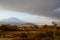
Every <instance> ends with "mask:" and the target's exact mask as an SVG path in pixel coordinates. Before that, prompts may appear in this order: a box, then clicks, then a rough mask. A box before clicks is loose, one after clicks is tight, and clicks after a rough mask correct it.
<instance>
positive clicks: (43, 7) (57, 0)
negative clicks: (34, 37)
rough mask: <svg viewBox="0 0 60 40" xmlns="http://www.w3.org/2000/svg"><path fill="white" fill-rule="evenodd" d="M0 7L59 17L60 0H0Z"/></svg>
mask: <svg viewBox="0 0 60 40" xmlns="http://www.w3.org/2000/svg"><path fill="white" fill-rule="evenodd" d="M0 7H1V8H2V9H9V10H14V11H19V12H29V13H30V14H34V15H39V16H47V17H51V18H58V19H60V10H59V8H60V0H0Z"/></svg>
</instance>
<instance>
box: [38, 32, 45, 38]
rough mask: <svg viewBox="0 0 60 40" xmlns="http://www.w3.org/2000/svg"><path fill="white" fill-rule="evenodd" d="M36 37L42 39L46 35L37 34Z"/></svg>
mask: <svg viewBox="0 0 60 40" xmlns="http://www.w3.org/2000/svg"><path fill="white" fill-rule="evenodd" d="M37 37H38V38H44V37H46V35H45V34H43V33H39V34H38V35H37Z"/></svg>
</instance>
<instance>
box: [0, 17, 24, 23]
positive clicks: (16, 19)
mask: <svg viewBox="0 0 60 40" xmlns="http://www.w3.org/2000/svg"><path fill="white" fill-rule="evenodd" d="M0 24H24V22H23V21H22V20H19V19H18V18H16V17H11V18H8V19H4V20H1V21H0Z"/></svg>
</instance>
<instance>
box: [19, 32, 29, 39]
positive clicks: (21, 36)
mask: <svg viewBox="0 0 60 40" xmlns="http://www.w3.org/2000/svg"><path fill="white" fill-rule="evenodd" d="M20 38H28V35H27V34H26V33H21V34H20Z"/></svg>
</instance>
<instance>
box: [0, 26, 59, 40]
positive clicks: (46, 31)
mask: <svg viewBox="0 0 60 40" xmlns="http://www.w3.org/2000/svg"><path fill="white" fill-rule="evenodd" d="M0 40H60V26H56V25H42V26H41V25H26V26H25V25H20V26H17V25H13V26H11V25H1V26H0Z"/></svg>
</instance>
